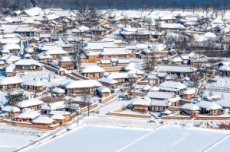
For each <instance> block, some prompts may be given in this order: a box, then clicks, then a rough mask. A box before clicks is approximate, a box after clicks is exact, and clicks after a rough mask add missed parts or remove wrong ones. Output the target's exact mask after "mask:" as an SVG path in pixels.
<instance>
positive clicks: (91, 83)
mask: <svg viewBox="0 0 230 152" xmlns="http://www.w3.org/2000/svg"><path fill="white" fill-rule="evenodd" d="M100 86H102V85H101V83H100V82H98V81H96V80H80V81H70V82H68V83H67V84H65V85H64V87H65V88H66V89H70V88H91V87H100Z"/></svg>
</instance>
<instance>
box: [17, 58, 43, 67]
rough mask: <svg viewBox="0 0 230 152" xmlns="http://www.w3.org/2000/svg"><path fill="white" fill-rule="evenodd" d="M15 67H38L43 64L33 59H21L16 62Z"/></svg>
mask: <svg viewBox="0 0 230 152" xmlns="http://www.w3.org/2000/svg"><path fill="white" fill-rule="evenodd" d="M15 65H37V66H41V63H39V62H38V61H36V60H33V59H20V60H18V61H17V62H15Z"/></svg>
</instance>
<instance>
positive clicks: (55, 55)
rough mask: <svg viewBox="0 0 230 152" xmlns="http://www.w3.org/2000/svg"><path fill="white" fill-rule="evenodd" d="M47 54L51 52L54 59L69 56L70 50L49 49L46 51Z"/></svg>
mask: <svg viewBox="0 0 230 152" xmlns="http://www.w3.org/2000/svg"><path fill="white" fill-rule="evenodd" d="M44 53H45V54H49V55H50V56H52V60H56V59H58V58H61V57H63V56H67V54H68V52H66V51H65V50H63V49H61V48H59V49H57V50H48V51H45V52H44Z"/></svg>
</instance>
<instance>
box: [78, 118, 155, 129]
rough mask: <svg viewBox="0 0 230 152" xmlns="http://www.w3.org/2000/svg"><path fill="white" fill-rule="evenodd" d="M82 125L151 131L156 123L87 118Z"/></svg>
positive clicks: (143, 120)
mask: <svg viewBox="0 0 230 152" xmlns="http://www.w3.org/2000/svg"><path fill="white" fill-rule="evenodd" d="M82 123H83V124H86V125H93V126H113V127H124V128H139V129H148V130H152V129H154V128H156V127H157V124H156V123H148V120H146V119H137V118H135V119H133V118H117V117H109V116H91V117H89V118H85V119H84V120H83V122H82Z"/></svg>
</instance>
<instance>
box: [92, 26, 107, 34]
mask: <svg viewBox="0 0 230 152" xmlns="http://www.w3.org/2000/svg"><path fill="white" fill-rule="evenodd" d="M90 31H91V33H92V35H104V34H105V33H106V31H107V30H106V29H105V28H103V27H101V26H94V27H92V28H91V29H90Z"/></svg>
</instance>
